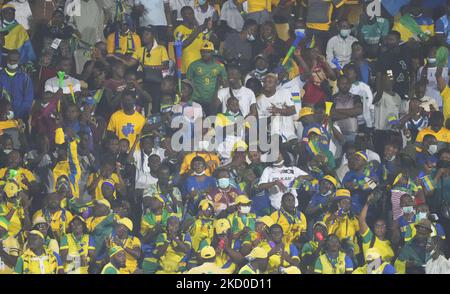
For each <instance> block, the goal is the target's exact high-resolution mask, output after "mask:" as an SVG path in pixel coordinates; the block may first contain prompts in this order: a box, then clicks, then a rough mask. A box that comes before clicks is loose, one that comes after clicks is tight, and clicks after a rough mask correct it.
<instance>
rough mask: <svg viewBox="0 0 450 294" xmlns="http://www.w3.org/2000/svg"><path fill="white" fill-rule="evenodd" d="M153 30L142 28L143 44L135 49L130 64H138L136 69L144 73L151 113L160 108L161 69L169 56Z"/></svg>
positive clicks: (167, 64) (167, 62)
mask: <svg viewBox="0 0 450 294" xmlns="http://www.w3.org/2000/svg"><path fill="white" fill-rule="evenodd" d="M154 36H155V31H154V29H153V28H152V27H150V26H146V27H143V28H142V33H141V40H142V44H143V46H142V47H141V48H138V49H136V51H135V52H134V54H133V59H131V60H130V63H131V64H128V65H131V66H136V65H137V64H139V68H138V71H140V70H142V72H143V73H144V84H143V86H144V89H145V90H146V91H147V92H148V93H150V95H151V96H152V110H153V113H158V112H159V111H160V109H161V102H160V100H161V82H162V78H163V76H162V71H163V70H165V69H167V68H168V67H169V56H168V54H167V50H166V47H164V46H161V45H159V44H158V43H157V42H156V40H155V37H154Z"/></svg>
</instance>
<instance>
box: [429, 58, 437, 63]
mask: <svg viewBox="0 0 450 294" xmlns="http://www.w3.org/2000/svg"><path fill="white" fill-rule="evenodd" d="M427 61H428V64H435V63H436V58H427Z"/></svg>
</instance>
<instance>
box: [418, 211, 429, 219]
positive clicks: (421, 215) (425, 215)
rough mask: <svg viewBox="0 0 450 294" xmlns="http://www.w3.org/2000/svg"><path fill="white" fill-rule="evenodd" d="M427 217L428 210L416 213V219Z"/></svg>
mask: <svg viewBox="0 0 450 294" xmlns="http://www.w3.org/2000/svg"><path fill="white" fill-rule="evenodd" d="M426 218H427V213H426V212H419V213H418V214H417V215H416V220H417V221H420V220H422V219H426Z"/></svg>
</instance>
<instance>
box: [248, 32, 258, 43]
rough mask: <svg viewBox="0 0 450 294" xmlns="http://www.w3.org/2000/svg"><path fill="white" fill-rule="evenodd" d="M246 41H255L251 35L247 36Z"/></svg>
mask: <svg viewBox="0 0 450 294" xmlns="http://www.w3.org/2000/svg"><path fill="white" fill-rule="evenodd" d="M247 40H248V41H249V42H253V41H255V40H256V38H255V36H254V35H253V34H247Z"/></svg>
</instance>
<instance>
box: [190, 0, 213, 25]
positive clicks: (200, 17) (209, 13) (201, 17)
mask: <svg viewBox="0 0 450 294" xmlns="http://www.w3.org/2000/svg"><path fill="white" fill-rule="evenodd" d="M214 12H216V10H215V9H214V7H212V6H211V5H209V6H208V9H207V10H206V11H205V12H203V11H202V9H201V8H200V6H199V7H196V8H195V9H194V15H195V19H196V20H197V23H198V24H199V25H202V24H203V23H204V22H205V19H207V18H212V17H213V15H214Z"/></svg>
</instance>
